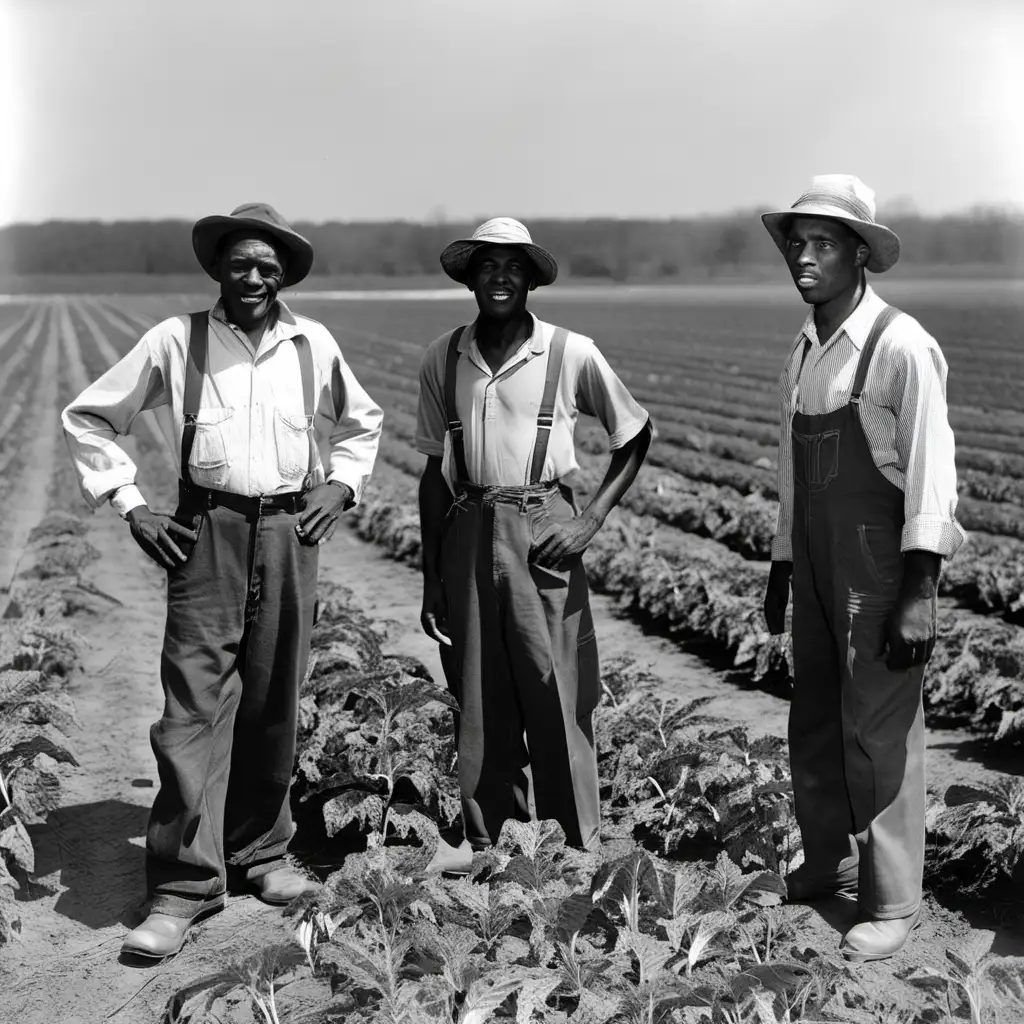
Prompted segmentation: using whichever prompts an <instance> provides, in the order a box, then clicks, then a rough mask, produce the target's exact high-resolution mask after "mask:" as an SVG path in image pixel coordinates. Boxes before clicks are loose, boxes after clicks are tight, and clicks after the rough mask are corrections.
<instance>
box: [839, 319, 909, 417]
mask: <svg viewBox="0 0 1024 1024" xmlns="http://www.w3.org/2000/svg"><path fill="white" fill-rule="evenodd" d="M901 312H902V310H899V309H897V308H896V307H895V306H886V307H885V308H884V309H883V310H882V311H881V312H880V313H879V314H878V316H877V317H875V322H874V324H872V326H871V333H870V334H869V335H868V340H867V341H866V342H864V348H863V349H862V350H861V353H860V359H859V360H858V362H857V374H856V376H855V377H854V380H853V390H852V391H851V392H850V404H851V405H859V404H860V396H861V395H862V394H863V392H864V382H865V381H866V380H867V377H868V367H869V366H870V365H871V357H872V356H873V355H874V354H875V348H876V346H877V345H878V342H879V341H880V340H881V337H882V335H883V334H885V332H886V330H887V329H888V327H889V325H890V324H891V323H892V322H893V320H895V319H896V317H898V316H899V315H900V313H901Z"/></svg>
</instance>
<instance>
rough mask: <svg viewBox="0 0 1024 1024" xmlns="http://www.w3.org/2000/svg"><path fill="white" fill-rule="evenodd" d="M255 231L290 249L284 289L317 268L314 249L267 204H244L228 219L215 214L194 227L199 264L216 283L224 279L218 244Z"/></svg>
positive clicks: (193, 246) (283, 283) (194, 240)
mask: <svg viewBox="0 0 1024 1024" xmlns="http://www.w3.org/2000/svg"><path fill="white" fill-rule="evenodd" d="M246 228H252V229H254V230H255V231H258V232H260V233H263V234H267V235H271V236H272V237H273V238H275V239H276V240H277V241H278V242H280V244H281V245H282V246H284V248H285V249H286V250H287V259H286V264H287V265H286V266H285V271H284V280H283V281H282V282H281V285H282V287H284V288H287V287H289V286H290V285H293V284H298V283H299V281H301V280H302V279H303V278H304V277H305V276H306V275H307V274H308V273H309V272H310V270H311V269H312V267H313V246H312V245H310V244H309V241H308V240H307V239H305V238H303V237H302V235H300V234H299V233H298V232H297V231H295V230H293V229H292V227H291V225H290V224H289V223H288V222H287V221H286V220H285V219H284V217H282V216H281V214H279V213H278V212H277V210H275V209H274V208H273V207H272V206H270V205H268V204H267V203H243V204H242V205H241V206H236V207H235V209H233V210H232V211H231V213H230V214H229V215H228V216H226V217H225V216H222V215H220V214H214V215H213V216H212V217H203V218H202V219H201V220H197V221H196V223H195V226H194V227H193V228H192V248H193V250H194V251H195V254H196V259H198V260H199V265H200V266H201V267H202V268H203V270H205V271H206V272H207V273H208V274H209V275H210V277H212V278H213V279H214V280H215V281H219V280H220V268H219V267H218V266H217V256H218V252H217V245H218V243H219V242H220V240H221V239H222V238H224V236H225V235H230V234H233V233H234V232H235V231H241V230H245V229H246Z"/></svg>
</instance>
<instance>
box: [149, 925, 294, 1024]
mask: <svg viewBox="0 0 1024 1024" xmlns="http://www.w3.org/2000/svg"><path fill="white" fill-rule="evenodd" d="M301 962H302V953H301V951H300V950H299V949H298V947H297V946H295V945H293V944H291V943H281V944H278V945H274V946H265V947H263V948H261V949H258V950H256V951H255V952H254V953H252V954H250V955H249V956H246V957H243V958H241V959H238V960H229V961H228V962H227V963H225V964H224V965H223V967H221V968H220V969H219V970H217V971H214V972H213V973H211V974H208V975H206V976H205V977H202V978H200V979H199V980H197V981H195V982H192V983H191V984H189V985H186V986H185V987H184V988H181V989H178V990H177V991H176V992H174V993H173V995H172V996H171V997H170V999H169V1000H168V1002H167V1005H166V1007H165V1008H164V1013H163V1017H162V1019H161V1024H200V1022H202V1021H206V1020H208V1019H209V1016H210V1014H211V1013H212V1012H213V1008H214V1006H215V1005H216V1004H217V1002H218V1001H219V1000H223V999H224V997H225V996H227V995H229V994H230V993H232V992H234V991H236V990H238V989H241V990H242V991H243V992H244V993H245V995H246V996H247V997H248V998H249V1000H250V1002H251V1004H252V1007H253V1010H254V1011H255V1012H256V1014H257V1015H258V1019H259V1020H260V1021H262V1022H263V1024H281V1018H280V1016H279V1015H278V1012H277V1002H276V999H275V996H276V993H277V991H278V989H280V988H281V986H282V985H283V984H285V980H286V978H287V976H288V974H289V973H290V972H291V971H292V970H293V969H294V968H295V967H296V966H297V965H298V964H299V963H301Z"/></svg>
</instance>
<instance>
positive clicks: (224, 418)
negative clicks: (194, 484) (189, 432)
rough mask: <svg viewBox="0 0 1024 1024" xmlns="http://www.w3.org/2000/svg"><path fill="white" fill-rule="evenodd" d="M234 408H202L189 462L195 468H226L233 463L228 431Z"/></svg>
mask: <svg viewBox="0 0 1024 1024" xmlns="http://www.w3.org/2000/svg"><path fill="white" fill-rule="evenodd" d="M234 412H235V410H234V409H200V410H199V412H197V413H196V433H195V438H194V439H193V441H192V454H191V456H190V458H189V460H188V464H189V465H190V466H192V467H194V468H195V469H205V470H211V469H226V468H227V467H228V466H230V465H231V457H230V455H229V454H228V443H227V431H228V429H229V422H228V421H229V420H230V419H231V417H232V416H233V415H234Z"/></svg>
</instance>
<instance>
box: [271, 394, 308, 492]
mask: <svg viewBox="0 0 1024 1024" xmlns="http://www.w3.org/2000/svg"><path fill="white" fill-rule="evenodd" d="M312 429H313V426H312V422H311V419H310V418H308V417H306V416H296V415H294V414H292V413H286V412H282V411H281V410H280V409H275V410H274V443H275V446H276V448H277V469H278V472H279V473H280V475H281V481H282V483H286V484H287V483H295V482H297V481H298V480H301V479H302V478H303V477H304V476H305V475H306V473H307V472H308V471H309V469H310V468H311V467H310V465H309V450H310V443H309V432H310V431H311V430H312Z"/></svg>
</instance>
